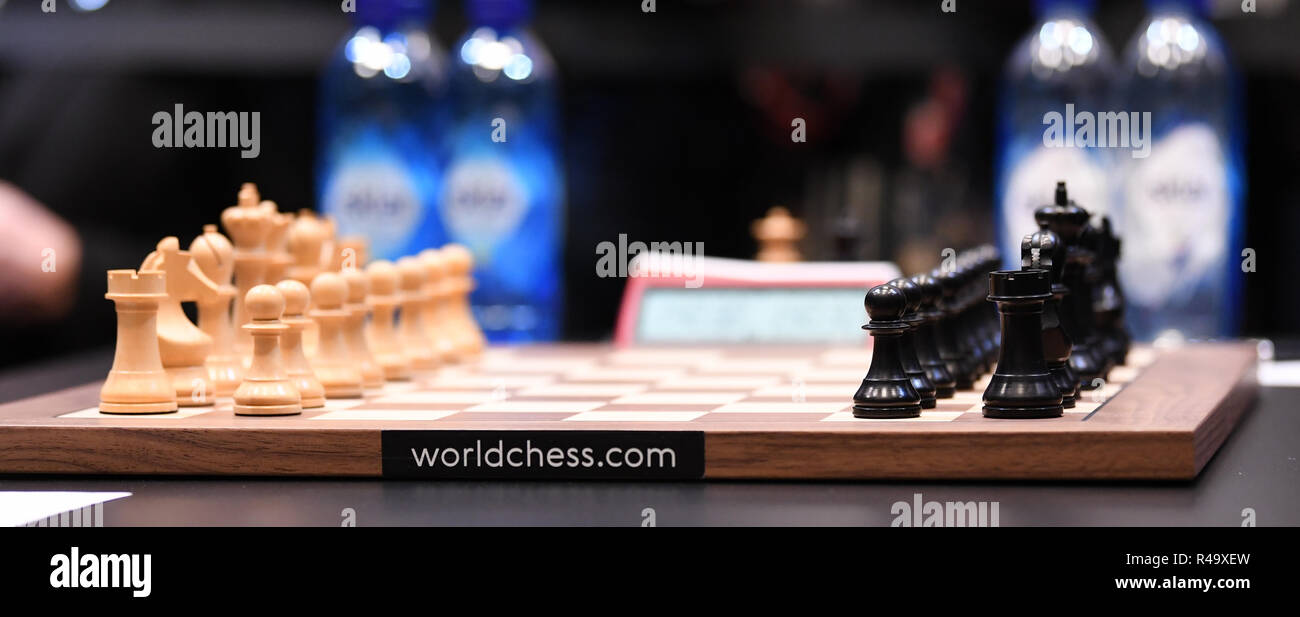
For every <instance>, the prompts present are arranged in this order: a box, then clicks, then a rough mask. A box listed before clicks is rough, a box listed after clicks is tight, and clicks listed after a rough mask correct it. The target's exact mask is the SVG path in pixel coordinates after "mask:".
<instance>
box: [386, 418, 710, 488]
mask: <svg viewBox="0 0 1300 617" xmlns="http://www.w3.org/2000/svg"><path fill="white" fill-rule="evenodd" d="M381 441H382V452H383V463H384V477H385V478H449V479H450V478H460V479H475V480H491V479H515V480H518V479H536V480H573V479H588V480H592V479H594V480H695V479H699V478H702V477H704V433H703V432H701V431H472V430H468V431H422V430H386V431H383V432H382V434H381Z"/></svg>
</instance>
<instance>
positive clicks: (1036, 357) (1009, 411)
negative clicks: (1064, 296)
mask: <svg viewBox="0 0 1300 617" xmlns="http://www.w3.org/2000/svg"><path fill="white" fill-rule="evenodd" d="M1051 297H1052V275H1051V273H1050V272H1048V271H1047V270H999V271H997V272H993V273H991V274H989V296H988V299H989V301H991V302H996V303H997V306H998V313H999V314H1000V315H1001V322H1002V347H1001V349H1000V350H999V352H998V367H997V370H995V371H994V372H993V377H992V379H990V380H989V386H988V388H986V389H985V390H984V415H985V416H986V417H989V418H1055V417H1059V416H1060V415H1061V414H1062V405H1061V389H1060V388H1059V387H1058V386H1057V384H1056V380H1054V379H1053V378H1052V374H1051V372H1050V371H1049V370H1048V368H1047V359H1046V357H1045V356H1044V354H1043V319H1042V317H1043V305H1044V303H1045V302H1046V301H1047V300H1048V299H1049V298H1051Z"/></svg>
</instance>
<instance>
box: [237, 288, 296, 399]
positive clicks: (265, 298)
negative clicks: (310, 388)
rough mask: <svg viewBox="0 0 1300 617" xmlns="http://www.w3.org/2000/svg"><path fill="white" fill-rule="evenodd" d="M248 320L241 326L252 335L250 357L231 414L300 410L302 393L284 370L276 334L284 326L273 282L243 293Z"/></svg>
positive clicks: (281, 301)
mask: <svg viewBox="0 0 1300 617" xmlns="http://www.w3.org/2000/svg"><path fill="white" fill-rule="evenodd" d="M244 307H245V308H246V309H247V310H248V317H249V321H248V323H246V324H244V325H243V326H242V327H243V329H244V331H245V332H248V333H249V335H251V336H252V338H253V358H252V362H251V363H250V364H249V366H248V371H247V372H246V373H244V381H242V382H240V384H239V387H238V388H236V389H235V414H236V415H240V416H284V415H291V414H298V413H302V395H301V394H300V393H299V392H298V388H297V387H296V386H294V385H293V381H292V380H291V379H289V376H288V375H287V374H286V373H285V371H284V362H283V360H282V353H281V351H280V335H282V334H284V331H285V330H287V329H288V327H287V326H285V325H284V324H283V323H281V322H280V316H281V315H283V314H284V294H282V293H280V290H279V289H276V288H275V286H273V285H258V286H256V287H254V288H252V289H250V290H248V295H246V296H244Z"/></svg>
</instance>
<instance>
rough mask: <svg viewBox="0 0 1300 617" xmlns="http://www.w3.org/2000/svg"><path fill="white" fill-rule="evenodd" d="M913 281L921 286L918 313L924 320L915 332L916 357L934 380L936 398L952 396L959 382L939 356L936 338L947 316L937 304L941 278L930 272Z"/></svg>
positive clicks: (918, 276) (932, 380) (913, 336)
mask: <svg viewBox="0 0 1300 617" xmlns="http://www.w3.org/2000/svg"><path fill="white" fill-rule="evenodd" d="M912 282H913V283H915V284H916V286H917V288H919V289H920V290H921V305H920V307H918V308H917V311H916V314H917V316H918V317H920V318H921V319H922V321H921V323H919V324H917V326H916V331H915V332H914V333H913V335H912V341H913V343H914V344H915V346H916V359H917V361H918V362H920V363H921V368H922V369H925V374H926V377H929V378H930V383H932V384H934V396H935V398H952V397H953V396H954V395H955V394H956V393H957V384H956V383H955V382H954V381H953V379H952V375H951V374H950V373H949V372H948V367H947V366H945V365H944V363H943V359H942V358H940V357H939V346H938V341H937V340H936V339H937V337H938V333H937V332H936V331H935V328H936V325H937V323H938V321H939V320H940V319H942V318H943V311H941V310H939V309H938V307H937V306H936V303H937V302H938V300H939V296H940V295H942V294H943V291H942V290H941V289H940V287H939V281H936V280H934V277H932V276H930V275H928V274H918V275H916V276H913V277H912Z"/></svg>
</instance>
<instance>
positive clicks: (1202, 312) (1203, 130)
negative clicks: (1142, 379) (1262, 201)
mask: <svg viewBox="0 0 1300 617" xmlns="http://www.w3.org/2000/svg"><path fill="white" fill-rule="evenodd" d="M1148 7H1149V9H1150V12H1149V15H1148V16H1147V19H1146V20H1145V21H1144V22H1143V23H1142V25H1141V26H1140V27H1139V29H1138V31H1137V32H1136V34H1135V35H1134V36H1133V40H1132V41H1131V42H1130V43H1129V45H1128V48H1127V50H1126V52H1125V59H1124V65H1123V69H1122V71H1121V73H1120V78H1119V80H1118V82H1117V93H1116V97H1115V99H1116V100H1117V101H1119V102H1120V103H1118V104H1120V105H1122V106H1123V108H1125V109H1129V110H1135V111H1139V112H1150V118H1151V126H1150V127H1149V131H1150V141H1151V143H1150V144H1149V147H1148V148H1146V149H1145V150H1146V151H1143V152H1138V153H1136V154H1137V156H1133V155H1122V156H1120V157H1118V159H1117V160H1116V167H1115V182H1114V187H1115V195H1116V200H1115V201H1116V204H1117V206H1118V207H1117V212H1116V217H1115V223H1116V226H1117V228H1118V230H1119V232H1120V234H1121V235H1122V236H1123V237H1124V254H1123V256H1122V258H1121V259H1120V262H1119V267H1120V271H1119V273H1120V280H1121V281H1122V283H1123V285H1124V291H1125V295H1126V300H1127V303H1128V310H1127V318H1128V323H1129V328H1130V330H1131V331H1132V332H1133V334H1134V336H1135V337H1137V338H1139V339H1152V338H1158V337H1161V336H1164V335H1171V336H1175V337H1182V338H1206V337H1212V336H1225V335H1231V334H1233V333H1234V332H1235V330H1236V327H1237V320H1238V316H1239V312H1240V305H1241V285H1242V276H1243V273H1242V269H1243V256H1242V246H1241V244H1242V240H1241V234H1242V227H1243V218H1244V216H1243V215H1244V213H1243V205H1242V204H1243V201H1242V200H1243V195H1244V192H1245V187H1244V176H1243V173H1242V169H1243V166H1242V135H1243V128H1242V117H1241V112H1240V105H1241V101H1240V98H1241V97H1240V85H1239V83H1238V80H1237V75H1236V72H1235V71H1234V70H1233V67H1232V63H1231V61H1230V59H1229V58H1228V54H1227V51H1226V49H1225V48H1224V45H1223V42H1222V40H1220V38H1219V36H1218V34H1217V33H1216V32H1215V31H1214V29H1213V28H1211V27H1210V25H1209V24H1208V23H1207V22H1206V21H1205V20H1204V19H1203V14H1204V3H1203V2H1193V1H1176V0H1159V1H1153V2H1148Z"/></svg>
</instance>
